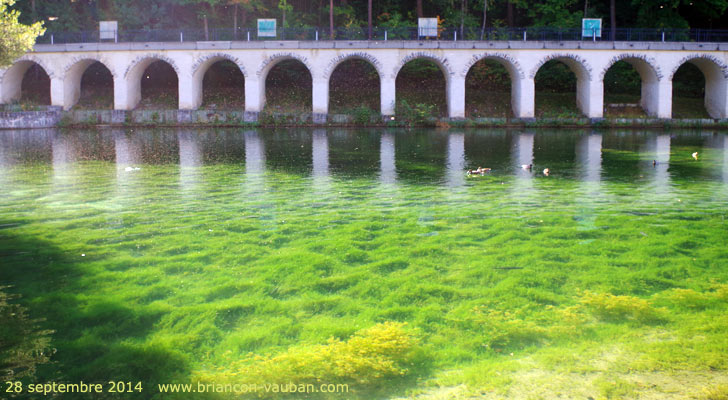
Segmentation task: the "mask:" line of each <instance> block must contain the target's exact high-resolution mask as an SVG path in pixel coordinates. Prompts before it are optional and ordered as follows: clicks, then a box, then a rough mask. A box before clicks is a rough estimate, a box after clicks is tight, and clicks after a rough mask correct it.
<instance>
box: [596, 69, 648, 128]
mask: <svg viewBox="0 0 728 400" xmlns="http://www.w3.org/2000/svg"><path fill="white" fill-rule="evenodd" d="M642 85H643V80H642V79H641V78H640V74H639V72H637V69H636V68H635V67H634V66H632V65H631V64H630V63H628V62H627V61H624V60H623V61H617V62H616V63H614V64H612V66H611V67H609V69H608V70H607V72H606V73H605V74H604V109H605V114H604V116H605V117H644V116H645V115H646V113H645V110H644V109H643V105H642V104H643V102H644V100H645V99H643V98H642Z"/></svg>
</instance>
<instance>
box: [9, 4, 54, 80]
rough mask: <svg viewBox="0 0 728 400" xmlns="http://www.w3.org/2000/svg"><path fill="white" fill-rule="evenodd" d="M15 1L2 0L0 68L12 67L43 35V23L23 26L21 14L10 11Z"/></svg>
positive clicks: (16, 11)
mask: <svg viewBox="0 0 728 400" xmlns="http://www.w3.org/2000/svg"><path fill="white" fill-rule="evenodd" d="M14 2H15V1H14V0H0V67H5V66H8V65H10V64H11V63H12V62H13V60H15V59H16V58H18V57H20V56H21V55H23V54H25V52H26V51H28V50H30V49H31V48H32V47H33V45H34V44H35V38H37V37H38V35H41V34H43V32H44V31H45V29H43V23H42V22H35V23H33V24H31V25H23V24H21V23H19V22H18V17H19V16H20V12H19V11H18V10H10V9H8V7H9V6H12V5H13V4H14Z"/></svg>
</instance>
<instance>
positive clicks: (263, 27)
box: [258, 19, 276, 37]
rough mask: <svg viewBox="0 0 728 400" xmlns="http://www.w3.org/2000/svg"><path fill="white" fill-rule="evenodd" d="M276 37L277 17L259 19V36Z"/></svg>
mask: <svg viewBox="0 0 728 400" xmlns="http://www.w3.org/2000/svg"><path fill="white" fill-rule="evenodd" d="M261 36H265V37H276V20H275V19H259V20H258V37H261Z"/></svg>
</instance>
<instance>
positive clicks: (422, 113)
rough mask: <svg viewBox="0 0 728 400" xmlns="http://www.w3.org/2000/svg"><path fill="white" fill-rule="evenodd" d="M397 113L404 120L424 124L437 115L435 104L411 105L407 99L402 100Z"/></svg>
mask: <svg viewBox="0 0 728 400" xmlns="http://www.w3.org/2000/svg"><path fill="white" fill-rule="evenodd" d="M397 115H398V116H399V119H400V120H402V121H407V122H409V123H410V124H417V125H422V124H425V123H428V122H429V121H430V119H431V118H433V116H434V115H435V106H434V105H432V104H422V103H417V104H415V105H414V106H411V105H410V104H409V103H408V102H407V101H406V100H402V101H400V102H399V106H398V107H397Z"/></svg>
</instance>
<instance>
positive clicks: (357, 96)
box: [329, 58, 381, 115]
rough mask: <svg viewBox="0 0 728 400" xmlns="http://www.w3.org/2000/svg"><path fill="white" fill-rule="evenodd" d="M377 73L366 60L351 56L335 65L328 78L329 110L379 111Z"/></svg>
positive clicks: (349, 111) (341, 112) (334, 111)
mask: <svg viewBox="0 0 728 400" xmlns="http://www.w3.org/2000/svg"><path fill="white" fill-rule="evenodd" d="M380 86H381V85H380V84H379V74H378V73H377V70H376V68H374V66H373V65H372V64H370V63H369V62H368V61H365V60H362V59H358V58H351V59H348V60H345V61H344V62H342V63H341V64H339V65H337V66H336V69H334V72H333V73H332V74H331V78H330V79H329V92H330V95H329V112H331V113H334V114H337V113H338V114H352V115H354V114H358V113H359V112H364V111H368V112H370V113H379V106H380V101H379V99H380Z"/></svg>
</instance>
